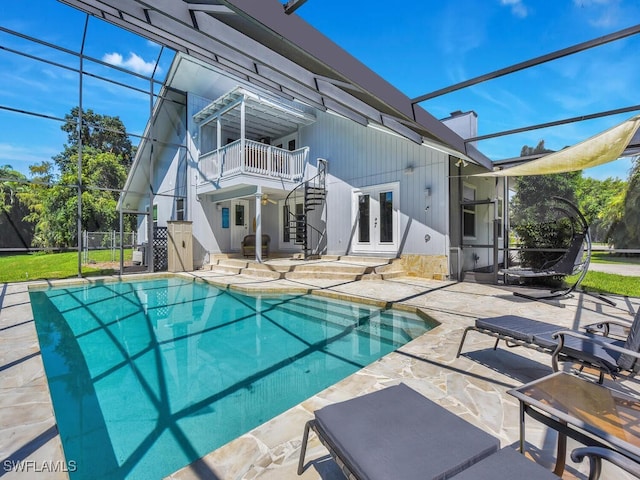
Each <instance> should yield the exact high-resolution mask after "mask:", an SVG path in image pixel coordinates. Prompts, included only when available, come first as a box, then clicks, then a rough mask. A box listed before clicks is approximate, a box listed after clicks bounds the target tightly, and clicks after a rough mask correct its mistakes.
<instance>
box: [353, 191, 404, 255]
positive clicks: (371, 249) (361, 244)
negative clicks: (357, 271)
mask: <svg viewBox="0 0 640 480" xmlns="http://www.w3.org/2000/svg"><path fill="white" fill-rule="evenodd" d="M399 200H400V195H399V185H398V184H397V183H391V184H386V185H376V186H372V187H366V188H361V189H358V190H354V192H353V204H352V212H353V215H352V218H354V219H355V222H356V225H355V231H354V236H355V238H354V242H353V248H352V250H353V252H354V253H374V254H375V253H381V254H389V253H394V254H395V253H397V251H398V237H399V222H398V211H399Z"/></svg>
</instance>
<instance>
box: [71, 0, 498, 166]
mask: <svg viewBox="0 0 640 480" xmlns="http://www.w3.org/2000/svg"><path fill="white" fill-rule="evenodd" d="M61 1H62V2H64V3H66V4H69V5H71V6H73V7H76V8H78V9H80V10H83V11H85V12H87V13H89V14H92V15H95V16H97V17H99V18H102V19H104V20H106V21H108V22H111V23H114V24H116V25H118V26H120V27H123V28H125V29H128V30H131V31H133V32H134V33H137V34H139V35H142V36H144V37H146V38H149V39H151V40H153V41H156V42H158V43H160V44H162V45H165V46H167V47H169V48H172V49H174V50H175V51H177V52H184V53H186V54H188V55H190V56H193V57H194V58H197V59H199V60H202V61H203V62H206V63H209V64H212V65H216V66H217V67H219V68H220V69H222V70H223V71H225V72H227V73H229V74H231V75H233V76H235V77H236V78H238V79H241V80H242V81H244V82H248V83H250V84H254V85H257V86H259V87H260V88H261V89H266V90H268V91H272V92H274V93H276V94H277V95H278V96H281V97H284V98H288V99H290V100H293V99H297V100H299V101H301V102H303V103H305V104H308V105H311V106H313V107H315V108H318V109H320V110H331V111H334V112H336V113H339V114H341V115H343V116H345V117H347V118H350V119H351V120H353V121H356V122H358V123H361V124H363V125H368V124H369V123H374V124H377V125H382V126H384V127H386V128H388V129H389V130H391V131H393V132H395V133H397V134H400V135H402V136H403V137H405V138H408V139H410V140H412V141H414V142H416V143H420V144H422V143H426V144H428V145H440V146H442V147H444V150H445V151H451V152H454V154H456V155H458V156H461V157H464V158H465V159H467V160H470V161H473V162H475V163H478V164H479V165H482V166H484V167H486V168H489V169H490V168H492V165H491V160H490V159H488V158H487V157H486V156H484V155H483V154H482V153H480V152H479V151H478V150H476V149H474V148H469V146H468V145H467V144H465V142H464V140H463V139H462V137H460V136H459V135H458V134H456V133H455V132H454V131H453V130H451V129H450V128H449V127H447V126H446V125H444V124H442V123H441V122H440V121H439V120H438V119H436V118H435V117H433V116H432V115H431V114H429V113H428V112H427V111H426V110H424V109H422V108H421V107H420V106H418V105H414V104H413V103H412V102H411V99H410V98H408V97H407V96H406V95H404V94H403V93H401V92H400V91H399V90H398V89H396V88H395V87H393V86H392V85H391V84H389V83H388V82H387V81H385V80H384V79H382V78H381V77H380V76H379V75H377V74H376V73H375V72H373V71H372V70H370V69H369V68H368V67H366V66H365V65H364V64H362V63H361V62H359V61H358V60H356V59H355V58H354V57H352V56H351V55H350V54H348V53H347V52H346V51H345V50H343V49H342V48H340V47H339V46H338V45H336V44H335V43H333V42H332V41H331V40H329V39H328V38H327V37H325V36H324V35H322V34H321V33H320V32H318V31H317V30H316V29H314V28H313V27H312V26H311V25H309V24H308V23H306V22H305V21H304V20H303V19H302V18H300V17H298V16H297V15H295V14H291V15H287V14H286V13H285V11H284V10H285V9H284V8H283V5H282V4H281V3H280V2H279V1H278V0H260V1H255V0H183V1H176V0H154V1H153V2H151V1H150V0H61Z"/></svg>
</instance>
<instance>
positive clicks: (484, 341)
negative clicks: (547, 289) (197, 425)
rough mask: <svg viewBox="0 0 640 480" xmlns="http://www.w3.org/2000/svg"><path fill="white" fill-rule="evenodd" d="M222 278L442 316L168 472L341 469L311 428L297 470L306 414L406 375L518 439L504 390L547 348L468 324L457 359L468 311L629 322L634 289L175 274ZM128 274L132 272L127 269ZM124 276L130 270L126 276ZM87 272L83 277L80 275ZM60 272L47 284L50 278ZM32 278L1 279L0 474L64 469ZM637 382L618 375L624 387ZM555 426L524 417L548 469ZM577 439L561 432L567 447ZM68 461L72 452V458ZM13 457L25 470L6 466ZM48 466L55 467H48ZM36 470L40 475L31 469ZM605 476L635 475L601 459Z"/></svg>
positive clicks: (187, 475)
mask: <svg viewBox="0 0 640 480" xmlns="http://www.w3.org/2000/svg"><path fill="white" fill-rule="evenodd" d="M180 275H182V276H186V277H190V278H199V279H202V280H205V281H208V282H211V283H213V284H215V285H218V286H222V287H224V288H234V289H240V290H243V291H249V292H251V291H253V292H260V291H265V290H269V291H272V292H284V291H298V292H299V291H311V290H313V291H314V292H315V293H317V294H322V295H328V296H332V297H337V298H343V299H354V298H357V299H360V300H363V301H367V302H378V303H380V302H382V303H383V304H385V305H386V306H389V307H391V306H397V305H400V306H403V307H404V308H409V309H411V308H419V309H421V310H422V311H423V312H425V313H426V314H428V315H429V316H430V317H432V318H433V319H434V320H436V321H437V322H438V323H439V325H438V326H437V327H436V328H434V329H433V330H431V331H429V332H427V333H426V334H424V335H422V336H421V337H419V338H417V339H415V340H413V341H412V342H410V343H408V344H406V345H405V346H403V347H401V348H399V349H398V350H397V351H395V352H392V353H391V354H389V355H386V356H385V357H383V358H381V359H380V360H378V361H376V362H374V363H373V364H371V365H369V366H367V367H366V368H364V369H362V370H360V371H358V372H357V373H355V374H353V375H351V376H349V377H347V378H346V379H344V380H342V381H340V382H338V383H337V384H335V385H333V386H331V387H329V388H327V389H326V390H324V391H322V392H319V393H318V394H317V395H314V396H313V397H311V398H310V399H308V400H306V401H305V402H303V403H302V404H300V405H297V406H295V407H293V408H291V409H290V410H288V411H286V412H284V413H283V414H281V415H279V416H278V417H276V418H274V419H272V420H270V421H269V422H267V423H265V424H263V425H261V426H259V427H257V428H255V429H254V430H252V431H250V432H248V433H246V434H245V435H242V436H241V437H240V438H238V439H236V440H233V441H232V442H230V443H228V444H226V445H224V446H222V447H221V448H219V449H217V450H216V451H214V452H211V453H210V454H208V455H206V456H205V457H203V458H202V459H200V460H198V461H196V462H194V463H193V464H192V465H190V466H187V467H185V468H183V469H182V470H180V471H178V472H175V473H173V474H172V475H170V477H169V478H173V479H180V480H186V479H203V478H210V479H220V480H226V479H260V480H271V479H278V480H287V479H295V478H299V479H302V480H305V479H306V480H309V479H324V480H330V479H343V478H344V477H343V476H342V474H341V473H340V471H339V469H338V468H337V466H336V465H335V464H334V463H333V462H332V461H331V459H330V457H329V456H328V453H327V451H326V450H325V449H324V448H323V447H322V446H321V445H320V443H319V442H318V441H317V439H316V438H315V437H313V436H312V438H311V440H310V444H309V449H308V451H307V457H306V458H307V468H306V470H305V472H304V473H303V475H302V476H300V477H299V476H297V474H296V468H297V462H298V456H299V452H300V444H301V439H302V431H303V427H304V424H305V422H306V421H307V420H308V419H310V418H312V415H313V413H312V412H313V411H314V410H316V409H317V408H320V407H322V406H324V405H327V404H329V403H333V402H337V401H342V400H346V399H349V398H352V397H354V396H357V395H362V394H364V393H368V392H371V391H374V390H378V389H381V388H384V387H386V386H389V385H393V384H397V383H399V382H401V381H402V382H404V383H406V384H407V385H409V386H410V387H412V388H414V389H415V390H417V391H419V392H420V393H422V394H423V395H425V396H426V397H428V398H430V399H432V400H434V401H435V402H437V403H439V404H441V405H442V406H444V407H445V408H447V409H449V410H450V411H452V412H454V413H456V414H457V415H459V416H461V417H462V418H464V419H466V420H468V421H469V422H471V423H473V424H475V425H477V426H479V427H481V428H482V429H484V430H486V431H487V432H489V433H491V434H493V435H495V436H496V437H498V438H500V440H501V443H502V446H507V445H512V446H516V445H517V442H518V439H519V420H518V415H519V407H518V403H517V401H516V400H515V399H514V398H513V397H511V396H510V395H508V394H507V393H506V392H507V390H509V389H510V388H513V387H517V386H519V385H521V384H523V383H526V382H528V381H531V380H534V379H536V378H539V377H541V376H544V375H546V374H548V373H550V372H551V367H550V357H549V355H546V354H542V353H539V352H535V351H533V350H530V349H525V348H518V349H507V348H505V347H504V345H502V346H501V347H499V348H498V350H497V351H494V350H493V349H492V347H493V343H494V341H493V339H492V338H490V337H488V336H486V335H480V334H474V333H473V332H472V333H470V334H469V336H468V339H467V342H466V343H465V348H464V353H463V355H462V356H461V357H460V358H455V354H456V350H457V348H458V344H459V342H460V338H461V335H462V331H463V330H464V328H465V327H467V326H469V325H471V324H473V322H474V321H475V319H476V318H480V317H492V316H498V315H505V314H513V315H520V316H524V317H528V318H532V319H537V320H542V321H547V322H555V323H557V324H558V325H559V326H562V327H568V328H579V327H581V326H584V325H587V324H589V323H594V322H597V321H601V320H603V319H605V318H607V319H615V320H618V321H622V322H631V320H632V318H633V317H632V314H633V313H634V312H635V311H636V310H637V309H638V308H639V306H640V299H635V298H626V297H610V298H611V299H613V300H614V301H615V302H616V306H611V305H608V304H607V303H605V302H603V301H602V300H600V299H598V298H596V297H593V296H590V295H587V294H584V293H575V294H574V295H573V296H571V297H568V298H563V299H559V300H553V301H544V302H534V301H529V300H525V299H522V298H518V297H515V296H514V295H512V291H511V290H509V289H507V288H503V287H499V286H494V285H483V284H477V283H457V282H448V281H435V280H427V279H422V278H418V277H399V278H394V279H392V280H361V281H350V282H341V281H338V280H327V279H324V280H323V279H300V280H285V279H279V280H266V281H265V279H263V278H256V277H250V276H247V275H225V274H220V273H214V272H209V271H196V272H192V273H184V274H180ZM133 277H134V276H131V278H133ZM127 278H129V277H127ZM84 281H91V280H84ZM57 283H58V282H51V284H53V285H55V284H57ZM33 284H35V282H33V283H20V284H0V462H2V463H0V477H3V478H6V479H14V478H15V479H27V478H29V479H30V478H42V479H45V478H47V479H48V478H52V479H58V478H60V479H64V478H68V474H67V473H66V472H64V471H59V470H60V465H62V461H63V460H64V455H63V452H62V446H61V443H60V437H59V436H58V434H57V427H56V421H55V417H54V413H53V407H52V405H51V400H50V397H49V391H48V387H47V380H46V377H45V374H44V368H43V365H42V360H41V357H40V354H39V351H40V348H39V345H38V340H37V336H36V331H35V325H34V322H33V315H32V312H31V306H30V303H29V294H28V288H29V286H30V285H33ZM627 383H628V384H629V385H631V388H635V385H634V384H633V383H630V382H625V387H626V386H628V385H627ZM555 438H556V435H555V432H553V431H552V430H549V429H547V428H546V427H544V426H542V425H541V424H537V423H536V422H535V421H533V420H528V421H527V446H528V452H529V455H530V456H531V457H532V458H534V459H535V460H536V461H537V462H538V463H541V464H543V465H545V466H548V467H549V468H551V466H552V464H553V462H554V459H555ZM575 446H577V444H574V443H572V442H571V441H570V442H569V450H571V449H572V448H574V447H575ZM69 460H72V459H69ZM17 462H21V465H22V471H20V469H18V468H15V467H14V466H15V465H17V464H18V463H17ZM53 469H56V470H58V471H51V470H53ZM36 471H37V472H38V474H37V476H36V475H34V472H36ZM585 472H586V465H575V464H572V463H571V462H570V461H569V462H568V467H567V471H566V472H565V476H564V478H586V477H585ZM602 478H623V479H624V478H632V477H629V476H625V474H624V473H622V472H620V471H618V470H617V469H615V468H612V467H610V466H609V465H606V466H605V470H604V474H603V476H602Z"/></svg>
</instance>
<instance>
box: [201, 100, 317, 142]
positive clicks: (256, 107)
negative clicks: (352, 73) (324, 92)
mask: <svg viewBox="0 0 640 480" xmlns="http://www.w3.org/2000/svg"><path fill="white" fill-rule="evenodd" d="M241 103H244V105H245V110H246V112H247V115H246V116H245V128H246V131H247V132H248V133H249V134H251V135H253V136H254V137H257V138H260V137H269V138H277V137H281V136H284V135H286V134H288V133H291V132H294V131H296V130H297V128H298V127H299V126H302V125H310V124H312V123H313V122H315V121H316V117H315V115H313V114H312V113H311V112H306V111H304V110H303V109H302V108H296V107H295V106H293V105H285V104H284V103H282V102H280V101H278V100H277V99H275V98H269V97H267V96H264V95H258V94H256V93H253V92H250V91H248V90H246V89H244V88H242V87H235V88H234V89H233V90H231V91H229V92H227V93H225V94H224V95H221V96H220V97H218V98H217V99H216V100H214V101H213V102H211V103H210V104H209V105H207V106H206V107H204V108H203V109H202V110H200V111H199V112H197V113H196V114H195V115H193V119H194V120H195V122H196V123H198V124H200V126H204V125H206V124H207V123H209V122H213V121H215V120H216V119H218V118H220V117H222V116H223V115H224V116H225V125H226V127H227V128H231V129H233V130H237V131H240V122H241V118H240V112H239V108H237V107H239V106H240V104H241Z"/></svg>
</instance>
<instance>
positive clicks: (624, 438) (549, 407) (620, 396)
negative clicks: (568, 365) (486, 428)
mask: <svg viewBox="0 0 640 480" xmlns="http://www.w3.org/2000/svg"><path fill="white" fill-rule="evenodd" d="M507 393H509V394H511V395H513V396H514V397H515V398H517V399H518V400H519V402H520V451H521V453H524V449H525V414H526V415H529V416H530V417H532V418H534V419H536V420H537V421H539V422H541V423H543V424H545V425H547V426H548V427H550V428H553V429H554V430H557V431H558V448H557V457H556V466H555V469H554V473H555V474H556V475H558V476H562V473H563V472H564V466H565V461H566V453H567V437H571V438H573V439H574V440H576V441H578V442H580V443H582V444H583V445H594V446H602V447H605V448H609V449H611V450H615V451H616V452H619V453H620V454H622V455H624V456H626V457H628V458H630V459H631V460H633V461H635V462H640V399H638V398H635V397H633V396H632V395H630V394H626V393H622V392H620V391H618V390H613V389H611V388H607V387H605V386H603V385H599V384H596V383H593V382H590V381H588V380H585V379H583V378H580V377H578V376H576V375H572V374H567V373H564V372H556V373H553V374H551V375H548V376H546V377H543V378H541V379H538V380H535V381H533V382H531V383H527V384H526V385H523V386H521V387H519V388H514V389H512V390H509V391H508V392H507Z"/></svg>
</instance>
